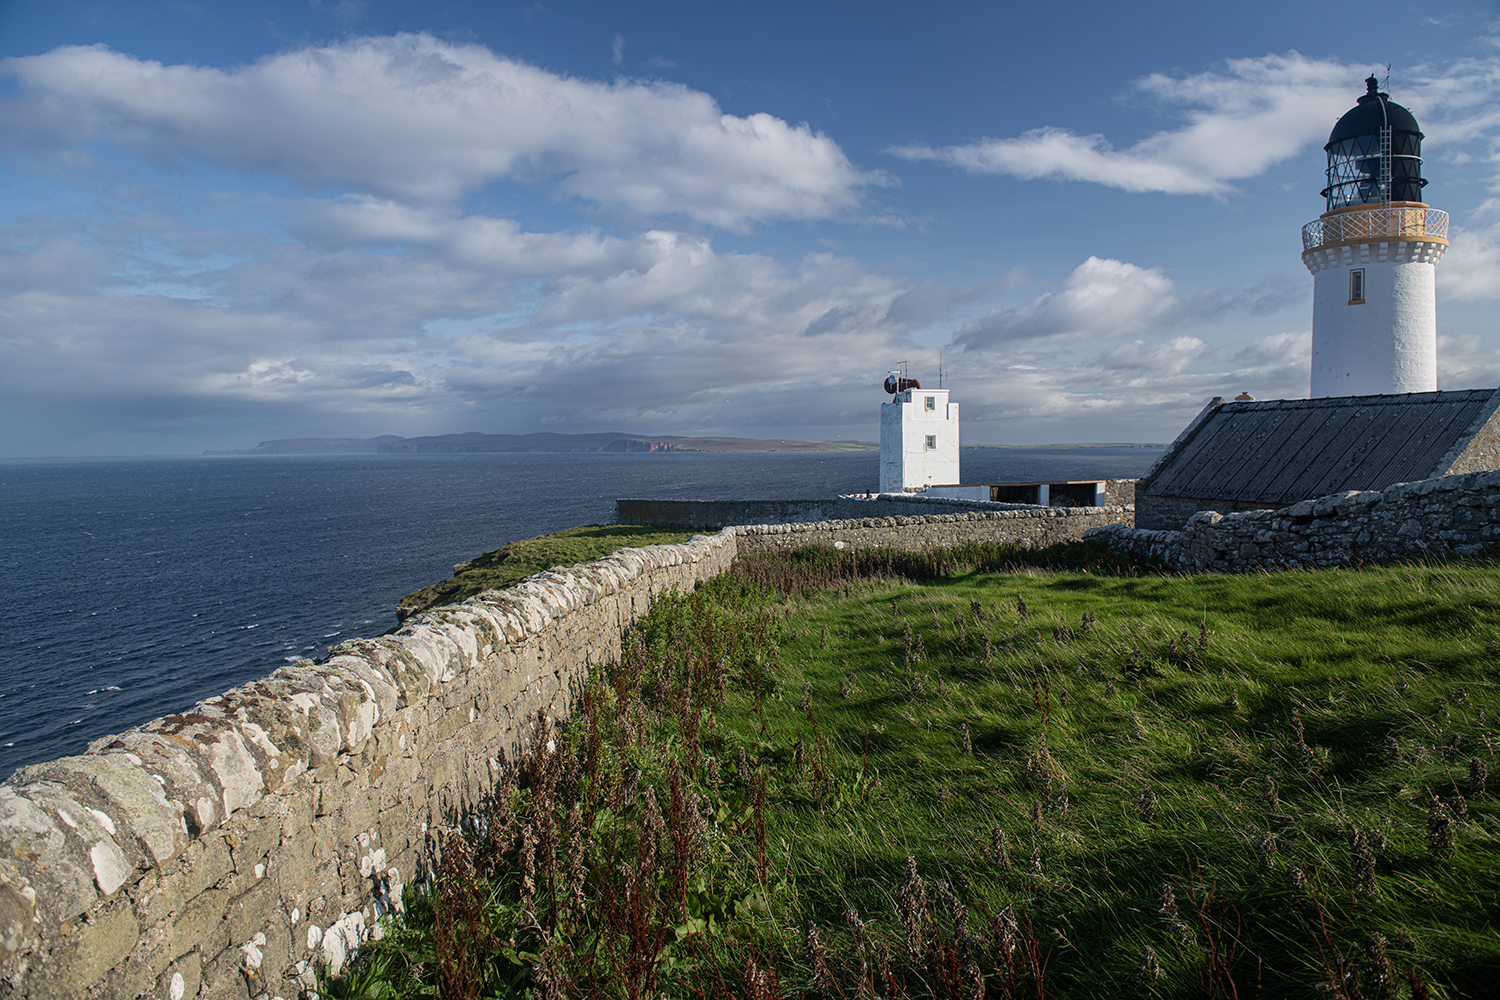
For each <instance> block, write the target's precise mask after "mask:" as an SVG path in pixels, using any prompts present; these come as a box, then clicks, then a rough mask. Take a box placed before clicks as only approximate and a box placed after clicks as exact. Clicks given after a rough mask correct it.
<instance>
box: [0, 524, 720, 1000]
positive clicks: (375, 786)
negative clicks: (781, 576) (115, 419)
mask: <svg viewBox="0 0 1500 1000" xmlns="http://www.w3.org/2000/svg"><path fill="white" fill-rule="evenodd" d="M735 552H736V536H735V535H734V533H733V532H721V533H720V534H717V535H713V536H699V537H697V538H694V539H693V540H692V541H690V542H688V543H686V544H682V545H657V546H651V547H649V548H642V549H622V550H620V551H618V552H615V553H614V554H612V555H610V556H608V557H607V558H605V559H602V560H600V561H598V562H595V563H592V564H590V565H588V566H582V567H576V568H573V569H568V570H559V571H553V572H549V573H542V574H539V575H537V576H534V577H531V578H530V579H528V580H526V581H524V582H523V583H521V584H519V585H518V586H516V587H513V588H511V589H508V590H505V591H497V592H490V593H486V594H484V595H481V596H480V597H477V598H474V599H472V600H469V601H467V602H465V603H464V604H462V605H457V606H453V607H448V608H443V609H440V610H438V611H434V612H431V613H428V614H425V615H422V616H420V617H418V618H416V619H414V620H412V621H411V622H409V623H407V624H406V625H405V626H404V627H402V628H401V629H400V631H399V632H397V633H396V634H394V635H390V636H386V637H382V638H379V639H361V640H355V641H353V642H349V643H345V644H344V645H342V646H340V647H338V648H337V649H336V650H334V651H333V655H332V656H331V657H330V658H329V659H328V660H327V661H326V662H324V663H321V664H313V663H312V662H311V661H304V662H303V663H300V664H298V665H296V666H292V667H287V668H283V669H281V670H277V671H276V672H275V673H274V674H272V675H271V676H270V677H267V678H265V679H264V680H260V681H256V682H254V683H251V684H246V685H244V686H242V687H239V688H235V689H234V690H233V691H229V692H227V693H226V694H223V695H220V696H218V697H216V698H210V699H208V700H207V701H204V702H200V703H199V704H197V705H195V706H194V707H193V708H192V709H191V710H189V711H187V712H183V713H181V714H178V715H169V716H165V717H163V718H160V719H156V720H155V721H153V722H150V723H147V724H146V725H143V726H140V727H138V728H136V729H132V730H130V731H129V732H126V733H122V734H120V735H119V736H113V737H106V738H104V739H101V740H98V741H96V742H95V743H93V744H91V745H90V747H89V749H88V752H87V753H85V754H82V755H80V756H77V757H67V758H63V759H61V760H55V761H51V762H49V763H46V764H39V765H35V766H32V767H26V768H22V769H21V770H19V771H17V772H16V773H15V774H14V775H12V777H11V778H10V780H9V781H7V782H6V783H5V784H3V785H0V996H17V997H35V998H54V997H55V998H59V1000H61V998H68V1000H74V998H78V997H137V996H142V995H147V996H159V997H163V998H167V1000H182V998H184V997H195V996H206V997H246V996H259V995H264V996H266V997H286V998H290V997H295V996H297V995H298V994H299V993H300V992H301V990H302V989H303V987H304V986H306V985H311V984H312V982H313V966H314V965H315V964H327V965H331V966H333V967H335V968H337V967H338V966H340V965H341V964H342V962H343V961H344V959H345V958H346V956H347V955H348V953H349V951H350V950H351V949H352V948H353V947H355V946H356V945H357V944H358V943H359V941H360V940H362V939H363V938H364V937H365V936H366V935H367V934H369V933H370V932H371V931H372V930H374V929H375V928H376V927H378V921H379V919H380V917H381V916H382V915H384V914H385V913H386V912H388V911H389V910H390V909H391V908H393V907H397V906H399V905H400V900H401V890H402V887H403V886H404V884H406V883H407V882H409V881H410V880H412V879H413V878H415V877H418V876H419V875H420V873H421V872H422V859H423V857H424V856H426V853H427V849H428V847H429V845H428V842H427V841H428V837H429V834H430V831H432V830H434V829H435V828H437V827H440V826H442V825H445V824H451V823H453V822H455V821H456V820H457V819H458V818H459V817H461V816H463V815H464V814H465V813H467V812H469V811H470V810H472V809H473V808H474V807H475V806H478V805H481V804H482V803H483V802H484V799H485V797H486V795H488V794H490V793H491V792H492V790H494V789H495V788H496V787H497V785H498V784H499V782H500V781H501V780H502V777H503V773H504V772H505V771H506V769H507V767H508V765H509V764H510V763H511V762H512V761H513V760H514V759H515V756H516V753H517V750H518V748H519V747H520V746H521V745H522V744H523V741H525V740H526V738H527V734H528V732H529V731H530V728H531V727H532V726H534V725H535V721H536V719H537V716H538V713H545V714H547V715H549V716H552V717H560V716H562V715H565V714H566V712H567V709H568V707H569V705H570V703H571V701H572V698H573V695H574V694H575V693H576V691H577V690H578V689H579V688H580V686H581V685H582V684H583V682H584V681H585V680H586V678H587V675H588V671H589V669H590V668H591V667H592V666H593V665H594V664H598V663H602V662H612V661H613V660H615V659H616V658H617V657H618V654H619V649H620V640H621V636H622V635H623V633H624V632H625V630H626V629H628V628H629V626H630V625H631V623H633V622H634V621H635V620H636V619H637V618H638V617H639V616H640V615H641V614H643V613H644V612H645V611H646V609H647V607H648V605H649V604H650V602H651V599H652V598H653V597H654V596H655V595H657V594H659V593H661V592H662V591H665V590H669V589H672V588H678V589H682V590H690V589H692V587H693V586H694V585H695V584H696V583H697V582H698V581H701V580H705V579H708V578H710V577H712V576H715V575H717V574H719V573H721V572H723V571H724V570H725V569H726V568H727V567H728V565H729V563H730V562H731V561H732V560H733V558H734V555H735Z"/></svg>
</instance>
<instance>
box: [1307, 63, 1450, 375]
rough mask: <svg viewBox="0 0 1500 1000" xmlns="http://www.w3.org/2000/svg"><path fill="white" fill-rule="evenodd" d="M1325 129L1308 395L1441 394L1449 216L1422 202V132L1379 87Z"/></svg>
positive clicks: (1310, 231) (1313, 243) (1311, 233)
mask: <svg viewBox="0 0 1500 1000" xmlns="http://www.w3.org/2000/svg"><path fill="white" fill-rule="evenodd" d="M1365 88H1366V93H1365V94H1364V95H1363V96H1361V97H1360V99H1359V102H1358V104H1356V105H1355V107H1354V108H1352V109H1351V110H1350V111H1349V112H1347V113H1346V114H1345V115H1344V116H1343V117H1342V118H1340V119H1339V120H1338V124H1336V125H1335V126H1334V127H1333V132H1332V133H1331V134H1330V135H1329V136H1328V145H1326V146H1324V147H1323V148H1324V150H1325V151H1327V153H1328V186H1327V187H1326V188H1324V189H1323V191H1322V192H1321V193H1322V195H1323V197H1324V198H1325V199H1326V200H1327V211H1325V212H1324V213H1323V214H1322V216H1320V217H1319V218H1318V220H1317V221H1316V222H1310V223H1308V224H1307V225H1306V226H1303V227H1302V263H1304V264H1306V265H1307V269H1308V270H1309V271H1311V272H1312V275H1313V336H1312V347H1313V358H1312V395H1313V396H1315V397H1316V396H1370V395H1377V394H1382V393H1404V392H1434V391H1436V390H1437V294H1436V273H1437V267H1436V265H1437V262H1438V261H1439V260H1441V259H1442V256H1443V252H1444V251H1445V250H1447V249H1448V240H1447V235H1448V213H1447V212H1441V211H1438V210H1437V209H1435V208H1431V207H1429V206H1428V205H1427V203H1426V202H1424V201H1423V200H1422V189H1423V188H1424V187H1426V186H1427V181H1426V180H1424V179H1423V177H1422V138H1423V136H1422V131H1421V129H1419V128H1418V127H1417V119H1416V118H1415V117H1414V116H1413V115H1412V113H1411V112H1410V111H1408V110H1406V109H1405V108H1403V107H1402V106H1401V105H1399V104H1396V103H1394V102H1393V101H1391V100H1390V97H1389V95H1387V94H1385V93H1383V92H1382V91H1381V90H1380V81H1378V80H1377V79H1376V78H1375V77H1374V76H1373V75H1372V76H1371V77H1370V78H1369V79H1367V80H1366V81H1365Z"/></svg>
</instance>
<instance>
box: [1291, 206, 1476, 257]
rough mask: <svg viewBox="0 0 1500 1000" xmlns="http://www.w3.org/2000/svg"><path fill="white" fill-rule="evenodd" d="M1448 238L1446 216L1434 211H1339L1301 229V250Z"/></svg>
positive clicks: (1397, 209) (1415, 209) (1391, 209)
mask: <svg viewBox="0 0 1500 1000" xmlns="http://www.w3.org/2000/svg"><path fill="white" fill-rule="evenodd" d="M1376 237H1390V238H1392V239H1422V238H1427V239H1432V238H1436V239H1440V240H1447V238H1448V213H1447V212H1444V211H1442V210H1441V209H1436V208H1370V209H1364V210H1361V211H1355V212H1340V213H1339V214H1338V215H1330V216H1328V218H1326V219H1318V220H1316V221H1314V222H1309V223H1308V224H1307V225H1305V226H1303V227H1302V250H1303V252H1304V253H1305V252H1307V251H1308V250H1316V249H1317V248H1318V247H1323V246H1328V245H1330V244H1333V243H1344V242H1347V241H1349V240H1365V239H1371V238H1376Z"/></svg>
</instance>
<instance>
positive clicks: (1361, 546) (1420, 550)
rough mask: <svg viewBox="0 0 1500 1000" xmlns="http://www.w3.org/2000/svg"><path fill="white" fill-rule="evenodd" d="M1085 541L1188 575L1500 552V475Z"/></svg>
mask: <svg viewBox="0 0 1500 1000" xmlns="http://www.w3.org/2000/svg"><path fill="white" fill-rule="evenodd" d="M1086 537H1088V538H1093V539H1098V540H1100V541H1103V542H1106V543H1108V544H1109V545H1110V546H1112V547H1114V548H1117V549H1123V550H1127V551H1130V552H1134V553H1136V554H1139V555H1151V556H1156V557H1158V558H1160V559H1161V560H1162V561H1163V562H1165V563H1166V564H1167V565H1169V566H1171V567H1173V568H1175V569H1179V570H1183V571H1185V572H1201V571H1204V570H1212V571H1218V572H1246V571H1250V570H1261V569H1281V568H1296V567H1313V566H1332V565H1336V564H1339V563H1347V562H1355V561H1359V560H1371V561H1376V560H1383V559H1398V558H1403V557H1412V556H1450V555H1456V556H1466V555H1477V554H1479V553H1481V552H1485V551H1491V552H1493V551H1500V472H1474V473H1469V474H1468V475H1461V476H1444V477H1442V478H1439V479H1424V480H1421V481H1419V482H1415V483H1399V484H1397V485H1395V486H1390V487H1387V488H1386V489H1384V490H1365V491H1350V492H1347V493H1337V494H1334V495H1333V496H1326V497H1320V498H1318V499H1316V500H1303V501H1302V502H1301V503H1296V504H1292V505H1291V506H1289V507H1282V508H1279V509H1277V510H1253V511H1242V512H1239V513H1231V514H1221V513H1218V512H1217V511H1200V512H1199V513H1196V514H1194V515H1193V516H1192V517H1190V518H1189V519H1188V522H1187V525H1186V526H1185V527H1184V528H1183V529H1182V530H1181V531H1162V530H1151V529H1147V528H1131V527H1127V526H1124V525H1108V526H1105V527H1101V528H1097V529H1095V530H1092V531H1090V532H1089V533H1088V534H1087V536H1086Z"/></svg>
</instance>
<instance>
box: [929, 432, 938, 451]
mask: <svg viewBox="0 0 1500 1000" xmlns="http://www.w3.org/2000/svg"><path fill="white" fill-rule="evenodd" d="M927 450H928V451H937V435H936V434H929V435H927Z"/></svg>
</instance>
